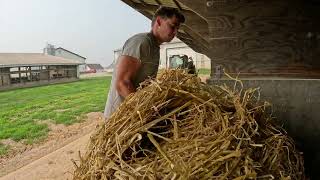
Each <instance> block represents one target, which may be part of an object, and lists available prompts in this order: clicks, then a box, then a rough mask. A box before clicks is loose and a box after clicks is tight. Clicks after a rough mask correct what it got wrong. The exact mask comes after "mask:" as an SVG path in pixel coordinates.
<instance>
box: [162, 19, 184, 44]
mask: <svg viewBox="0 0 320 180" xmlns="http://www.w3.org/2000/svg"><path fill="white" fill-rule="evenodd" d="M158 18H159V19H158V23H159V28H158V34H159V36H160V40H161V41H162V42H170V41H171V40H172V39H173V38H174V37H175V36H176V34H177V31H178V29H179V27H180V23H179V20H178V19H177V18H176V16H173V17H172V18H161V17H158Z"/></svg>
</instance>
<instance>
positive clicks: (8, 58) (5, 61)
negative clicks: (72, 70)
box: [0, 53, 83, 67]
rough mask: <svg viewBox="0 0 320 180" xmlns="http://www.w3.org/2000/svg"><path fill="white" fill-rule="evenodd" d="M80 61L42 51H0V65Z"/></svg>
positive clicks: (74, 63)
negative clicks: (46, 53)
mask: <svg viewBox="0 0 320 180" xmlns="http://www.w3.org/2000/svg"><path fill="white" fill-rule="evenodd" d="M80 64H83V63H82V62H79V61H76V60H72V59H66V58H62V57H57V56H51V55H45V54H42V53H0V67H19V66H46V65H80Z"/></svg>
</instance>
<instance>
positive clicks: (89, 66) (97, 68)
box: [85, 64, 104, 73]
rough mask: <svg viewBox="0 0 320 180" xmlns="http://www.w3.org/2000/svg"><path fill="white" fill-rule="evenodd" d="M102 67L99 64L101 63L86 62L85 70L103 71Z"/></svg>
mask: <svg viewBox="0 0 320 180" xmlns="http://www.w3.org/2000/svg"><path fill="white" fill-rule="evenodd" d="M103 71H104V68H103V67H102V66H101V64H86V70H85V72H87V73H97V72H103Z"/></svg>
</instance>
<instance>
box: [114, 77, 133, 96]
mask: <svg viewBox="0 0 320 180" xmlns="http://www.w3.org/2000/svg"><path fill="white" fill-rule="evenodd" d="M117 91H118V93H119V94H120V96H122V97H124V98H125V97H127V96H128V95H129V94H131V93H133V92H135V91H136V89H135V88H134V86H133V84H132V83H131V81H129V80H124V81H121V82H120V83H119V86H118V88H117Z"/></svg>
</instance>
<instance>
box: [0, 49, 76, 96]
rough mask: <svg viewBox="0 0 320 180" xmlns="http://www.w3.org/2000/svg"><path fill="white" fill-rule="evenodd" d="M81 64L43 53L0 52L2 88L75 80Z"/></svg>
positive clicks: (0, 86)
mask: <svg viewBox="0 0 320 180" xmlns="http://www.w3.org/2000/svg"><path fill="white" fill-rule="evenodd" d="M81 64H82V63H80V62H78V61H76V60H71V59H66V58H62V57H56V56H51V55H45V54H42V53H0V90H5V89H13V88H18V87H31V86H36V85H42V84H49V83H56V82H68V81H74V80H77V79H78V78H79V72H78V66H79V65H81Z"/></svg>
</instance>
